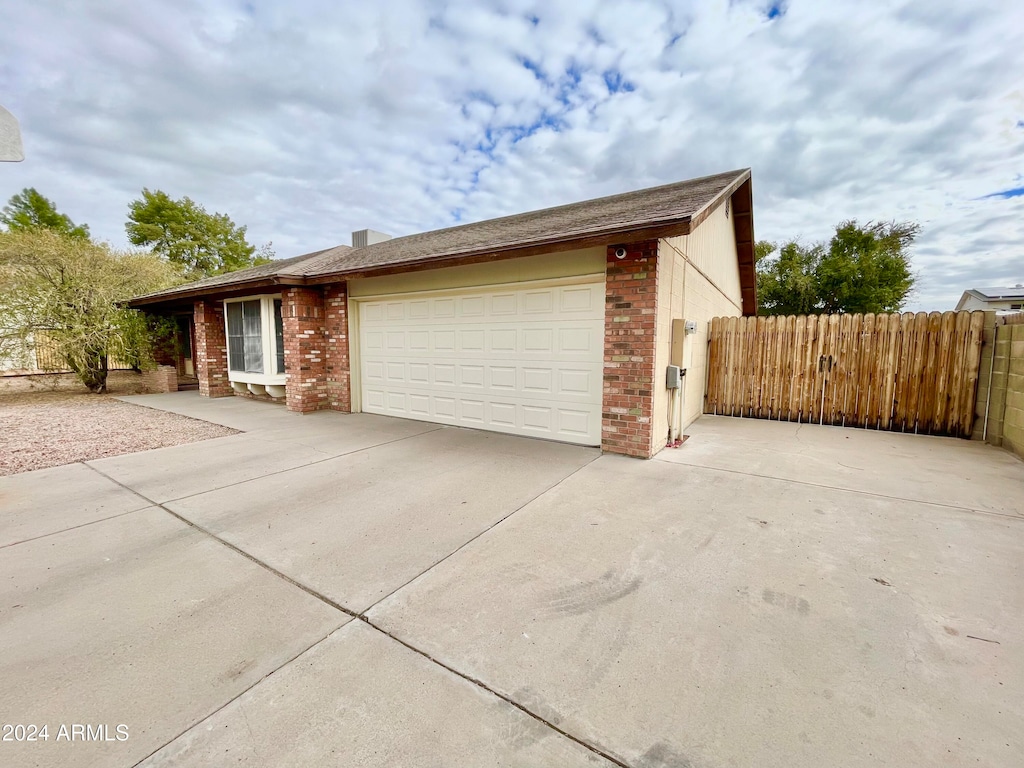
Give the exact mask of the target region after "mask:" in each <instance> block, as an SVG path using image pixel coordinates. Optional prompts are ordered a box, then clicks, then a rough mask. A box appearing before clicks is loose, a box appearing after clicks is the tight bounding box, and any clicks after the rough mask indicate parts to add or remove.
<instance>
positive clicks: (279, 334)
mask: <svg viewBox="0 0 1024 768" xmlns="http://www.w3.org/2000/svg"><path fill="white" fill-rule="evenodd" d="M274 345H275V351H276V352H277V360H276V363H277V369H276V370H275V373H284V321H283V320H282V319H281V300H280V299H274Z"/></svg>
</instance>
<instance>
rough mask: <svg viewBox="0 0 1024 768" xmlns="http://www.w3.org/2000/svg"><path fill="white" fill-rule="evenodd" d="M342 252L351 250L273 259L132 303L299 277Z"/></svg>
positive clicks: (169, 289) (343, 248) (342, 248)
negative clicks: (305, 268) (306, 268)
mask: <svg viewBox="0 0 1024 768" xmlns="http://www.w3.org/2000/svg"><path fill="white" fill-rule="evenodd" d="M343 250H344V251H351V250H352V249H351V248H350V247H349V246H347V245H339V246H337V247H336V248H327V249H325V250H322V251H314V252H313V253H304V254H302V255H301V256H292V257H291V258H290V259H274V260H273V261H271V262H269V263H267V264H260V265H259V266H258V267H249V268H248V269H239V270H237V271H235V272H227V273H225V274H223V275H213V276H212V277H204V278H203V279H202V280H196V281H194V282H191V283H184V284H182V285H176V286H174V287H173V288H168V289H167V290H163V291H156V292H154V293H147V294H145V295H143V296H137V297H136V298H134V299H133V300H132V301H141V300H143V299H152V298H156V297H160V296H168V297H172V296H174V295H176V294H179V293H185V292H192V291H195V290H199V289H202V288H210V289H214V288H228V287H230V286H232V285H235V284H240V283H247V282H249V281H252V280H259V279H266V278H273V277H276V276H277V275H301V274H302V272H299V271H297V270H299V269H301V268H302V266H303V265H305V264H307V263H308V264H315V263H316V262H317V261H318V259H319V258H321V257H323V256H324V255H325V254H330V255H331V256H332V257H336V256H337V252H338V251H343Z"/></svg>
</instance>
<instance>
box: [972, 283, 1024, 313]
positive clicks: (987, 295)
mask: <svg viewBox="0 0 1024 768" xmlns="http://www.w3.org/2000/svg"><path fill="white" fill-rule="evenodd" d="M971 296H973V297H974V298H976V299H977V300H978V301H984V302H990V301H1013V300H1015V299H1022V300H1024V285H1016V286H1014V287H1013V288H968V289H967V290H966V291H964V293H963V295H962V296H961V297H960V301H958V302H957V305H956V308H957V309H960V308H961V307H963V306H964V304H965V303H967V299H968V297H971Z"/></svg>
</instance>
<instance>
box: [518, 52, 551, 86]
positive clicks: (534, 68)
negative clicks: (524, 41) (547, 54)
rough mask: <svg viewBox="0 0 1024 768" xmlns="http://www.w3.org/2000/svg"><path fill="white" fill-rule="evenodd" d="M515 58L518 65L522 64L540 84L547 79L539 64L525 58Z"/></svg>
mask: <svg viewBox="0 0 1024 768" xmlns="http://www.w3.org/2000/svg"><path fill="white" fill-rule="evenodd" d="M517 58H518V59H519V63H520V64H522V66H523V68H524V69H528V70H530V71H531V72H532V73H533V76H534V77H536V78H537V79H538V80H540V81H541V82H542V83H543V82H545V81H546V79H547V78H545V77H544V70H542V69H541V68H540V64H538V63H537V62H536V61H533V60H532V59H528V58H526V57H525V56H518V57H517Z"/></svg>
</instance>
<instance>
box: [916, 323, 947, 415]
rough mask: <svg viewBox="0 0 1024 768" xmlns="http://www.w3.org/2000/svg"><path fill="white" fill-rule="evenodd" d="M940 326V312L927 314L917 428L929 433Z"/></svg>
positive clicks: (934, 394)
mask: <svg viewBox="0 0 1024 768" xmlns="http://www.w3.org/2000/svg"><path fill="white" fill-rule="evenodd" d="M941 328H942V314H941V313H939V312H931V313H930V314H929V315H928V326H927V329H926V333H925V338H924V367H923V368H922V371H921V397H920V402H919V403H918V419H917V429H918V431H919V432H921V433H923V434H926V435H930V434H931V433H932V424H933V418H932V417H933V415H934V413H935V397H936V394H937V393H938V390H937V388H936V386H935V384H936V375H937V374H938V372H939V371H940V370H941V366H940V362H939V358H940V349H939V340H940V335H941V334H940V331H941Z"/></svg>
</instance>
